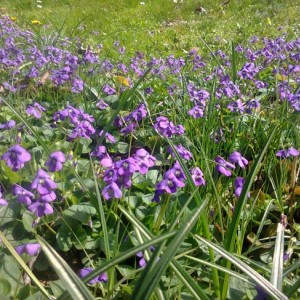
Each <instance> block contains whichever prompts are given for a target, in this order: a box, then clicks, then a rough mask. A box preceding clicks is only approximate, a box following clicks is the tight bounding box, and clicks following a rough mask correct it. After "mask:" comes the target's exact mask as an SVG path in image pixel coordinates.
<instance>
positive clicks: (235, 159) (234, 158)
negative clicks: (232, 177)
mask: <svg viewBox="0 0 300 300" xmlns="http://www.w3.org/2000/svg"><path fill="white" fill-rule="evenodd" d="M229 160H230V161H231V162H232V163H237V164H238V165H239V166H240V167H241V168H245V167H246V166H247V165H248V160H247V159H246V158H244V157H243V156H242V155H241V153H239V152H237V151H234V152H232V153H231V154H230V155H229Z"/></svg>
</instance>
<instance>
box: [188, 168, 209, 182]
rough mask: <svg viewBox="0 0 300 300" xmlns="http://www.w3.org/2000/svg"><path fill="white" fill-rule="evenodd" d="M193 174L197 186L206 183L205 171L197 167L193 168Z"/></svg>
mask: <svg viewBox="0 0 300 300" xmlns="http://www.w3.org/2000/svg"><path fill="white" fill-rule="evenodd" d="M191 175H192V178H193V181H194V183H195V185H196V186H200V185H205V184H206V183H205V180H204V178H203V173H202V171H201V170H200V169H199V168H198V167H195V168H193V169H192V170H191Z"/></svg>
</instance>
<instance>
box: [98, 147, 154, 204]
mask: <svg viewBox="0 0 300 300" xmlns="http://www.w3.org/2000/svg"><path fill="white" fill-rule="evenodd" d="M93 155H94V156H97V157H98V158H99V160H100V163H101V165H102V166H103V167H105V168H106V170H105V172H104V176H103V180H104V182H105V184H106V185H105V187H104V188H103V190H102V195H103V197H104V198H105V199H106V200H109V199H111V198H121V197H122V188H123V187H124V188H127V189H128V188H129V187H131V185H132V182H131V178H132V175H133V174H134V173H135V172H138V173H140V174H143V175H145V174H146V173H147V172H148V169H149V168H150V167H153V166H154V164H155V161H156V159H155V157H154V156H152V155H150V154H149V153H148V151H146V150H145V149H143V148H141V149H138V150H136V151H135V153H134V154H133V155H132V156H131V157H128V158H124V159H120V160H117V161H113V159H112V158H111V157H110V155H109V154H108V153H107V151H106V148H105V147H104V146H98V148H97V150H96V151H94V152H93Z"/></svg>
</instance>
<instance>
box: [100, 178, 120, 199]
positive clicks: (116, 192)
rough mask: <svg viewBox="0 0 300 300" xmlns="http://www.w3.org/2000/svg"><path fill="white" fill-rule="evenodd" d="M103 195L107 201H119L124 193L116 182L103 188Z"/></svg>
mask: <svg viewBox="0 0 300 300" xmlns="http://www.w3.org/2000/svg"><path fill="white" fill-rule="evenodd" d="M102 195H103V197H104V199H105V200H109V199H111V198H117V199H119V198H121V197H122V191H121V190H120V188H119V186H118V185H117V184H116V183H115V182H114V181H112V182H111V183H110V184H108V185H107V186H105V187H104V188H103V190H102Z"/></svg>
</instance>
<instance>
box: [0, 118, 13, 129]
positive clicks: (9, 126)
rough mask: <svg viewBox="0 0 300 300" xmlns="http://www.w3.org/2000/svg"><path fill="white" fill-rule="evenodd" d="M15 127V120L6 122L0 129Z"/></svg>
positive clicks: (0, 125)
mask: <svg viewBox="0 0 300 300" xmlns="http://www.w3.org/2000/svg"><path fill="white" fill-rule="evenodd" d="M15 126H16V121H15V120H9V121H8V122H6V123H4V124H0V129H11V128H13V127H15Z"/></svg>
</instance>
